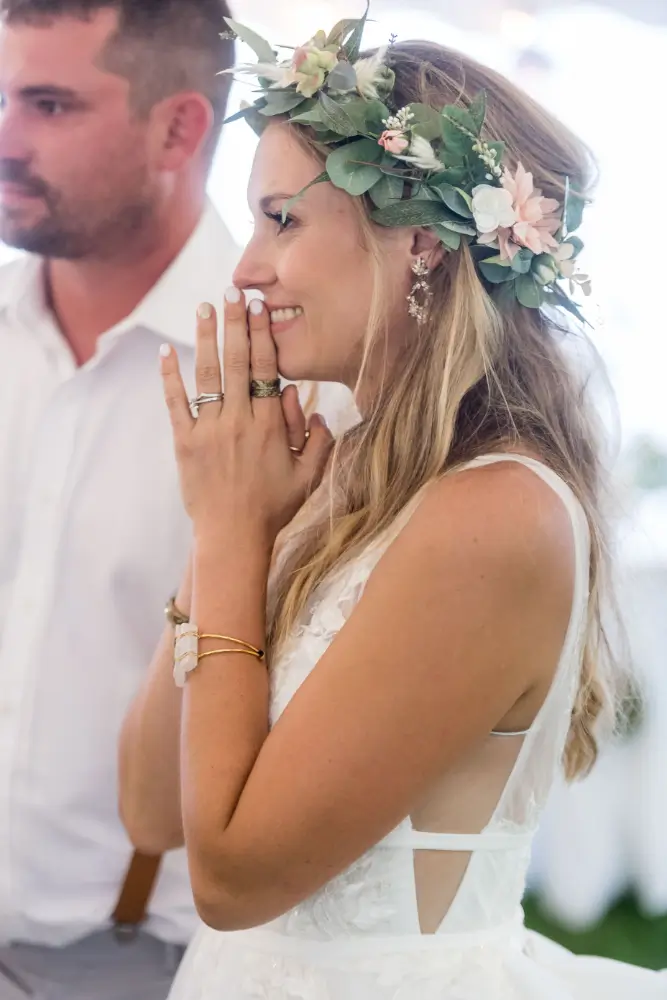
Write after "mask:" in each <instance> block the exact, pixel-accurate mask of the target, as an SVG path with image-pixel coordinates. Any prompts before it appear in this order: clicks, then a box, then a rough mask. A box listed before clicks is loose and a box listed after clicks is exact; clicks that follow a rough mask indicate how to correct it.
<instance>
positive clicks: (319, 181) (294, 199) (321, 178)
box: [282, 170, 329, 224]
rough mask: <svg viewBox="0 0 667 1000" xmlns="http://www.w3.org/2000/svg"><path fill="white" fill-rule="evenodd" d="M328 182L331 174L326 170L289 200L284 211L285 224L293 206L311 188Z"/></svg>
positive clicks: (284, 206)
mask: <svg viewBox="0 0 667 1000" xmlns="http://www.w3.org/2000/svg"><path fill="white" fill-rule="evenodd" d="M328 180H329V174H328V173H327V172H326V170H325V171H323V173H321V174H318V175H317V177H316V178H315V180H313V181H311V182H310V184H306V186H305V187H304V188H301V190H300V191H299V192H298V193H297V194H295V195H294V196H293V197H292V198H288V200H287V201H286V202H285V204H284V205H283V211H282V217H283V224H284V223H285V220H286V219H287V213H288V212H289V210H290V208H291V207H292V205H295V204H296V203H297V201H300V200H301V199H302V198H303V196H304V194H305V193H306V191H307V190H308V189H309V188H311V187H314V186H315V185H316V184H322V183H323V182H324V181H328Z"/></svg>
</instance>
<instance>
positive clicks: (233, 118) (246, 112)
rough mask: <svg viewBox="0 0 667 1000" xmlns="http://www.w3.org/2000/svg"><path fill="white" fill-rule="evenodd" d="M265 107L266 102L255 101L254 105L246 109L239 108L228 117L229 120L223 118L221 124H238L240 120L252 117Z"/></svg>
mask: <svg viewBox="0 0 667 1000" xmlns="http://www.w3.org/2000/svg"><path fill="white" fill-rule="evenodd" d="M265 105H266V101H264V100H261V101H257V102H256V103H255V104H251V105H250V107H248V108H241V110H240V111H236V112H235V113H234V114H233V115H230V116H229V118H225V120H224V122H223V123H222V124H223V125H230V124H231V123H232V122H238V121H240V120H241V119H242V118H246V119H247V118H250V117H251V116H252V115H256V114H257V113H258V112H259V111H261V110H262V108H263V107H265Z"/></svg>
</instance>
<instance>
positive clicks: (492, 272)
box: [477, 260, 518, 285]
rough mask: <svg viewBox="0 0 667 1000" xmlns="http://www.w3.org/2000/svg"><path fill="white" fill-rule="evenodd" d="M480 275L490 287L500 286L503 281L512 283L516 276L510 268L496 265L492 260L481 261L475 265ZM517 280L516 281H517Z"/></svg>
mask: <svg viewBox="0 0 667 1000" xmlns="http://www.w3.org/2000/svg"><path fill="white" fill-rule="evenodd" d="M477 266H478V267H479V269H480V271H481V272H482V275H483V276H484V277H485V278H486V280H487V281H490V282H491V284H492V285H500V284H502V283H503V282H505V281H512V280H513V279H514V278H516V275H515V274H514V272H513V271H512V268H511V267H508V266H506V265H505V264H500V263H496V262H495V261H494V260H482V261H480V262H479V263H478V265H477ZM517 280H518V279H517Z"/></svg>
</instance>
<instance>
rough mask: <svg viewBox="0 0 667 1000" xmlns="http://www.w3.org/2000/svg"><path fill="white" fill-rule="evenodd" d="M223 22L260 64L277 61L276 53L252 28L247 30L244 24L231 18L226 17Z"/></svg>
mask: <svg viewBox="0 0 667 1000" xmlns="http://www.w3.org/2000/svg"><path fill="white" fill-rule="evenodd" d="M225 21H226V22H227V24H228V25H229V27H230V28H231V29H232V31H233V32H234V34H235V35H236V36H237V37H238V38H239V39H240V40H241V41H242V42H245V43H246V45H249V46H250V48H251V49H252V50H253V52H254V53H255V55H256V56H257V58H258V60H259V61H260V62H264V63H266V62H268V63H275V62H277V61H278V57H277V56H276V53H275V52H274V51H273V49H272V48H271V46H270V45H269V43H268V42H267V41H266V39H265V38H262V36H261V35H258V34H257V32H255V31H253V30H252V28H247V27H246V26H245V24H239V22H238V21H233V20H232V19H231V17H226V18H225Z"/></svg>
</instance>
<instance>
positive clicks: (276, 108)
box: [259, 93, 304, 118]
mask: <svg viewBox="0 0 667 1000" xmlns="http://www.w3.org/2000/svg"><path fill="white" fill-rule="evenodd" d="M303 102H304V97H303V95H302V94H294V93H289V94H276V93H271V94H270V96H267V98H266V106H265V107H263V108H260V109H259V113H260V115H266V117H267V118H270V117H272V116H273V115H284V114H287V112H288V111H293V110H294V108H298V107H299V105H300V104H303Z"/></svg>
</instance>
